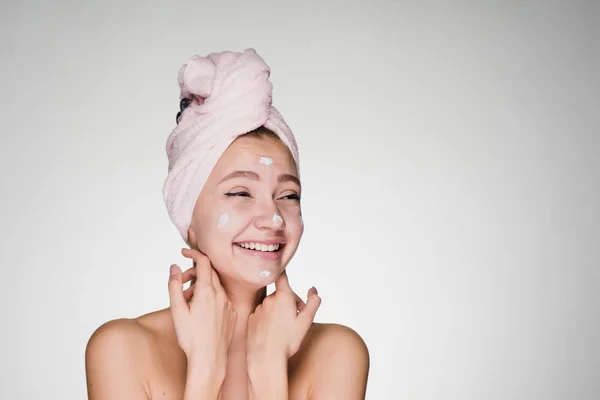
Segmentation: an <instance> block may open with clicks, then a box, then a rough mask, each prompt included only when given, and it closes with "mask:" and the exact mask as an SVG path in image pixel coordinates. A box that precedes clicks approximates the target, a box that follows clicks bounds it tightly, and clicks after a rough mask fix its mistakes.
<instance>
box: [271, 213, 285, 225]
mask: <svg viewBox="0 0 600 400" xmlns="http://www.w3.org/2000/svg"><path fill="white" fill-rule="evenodd" d="M273 222H274V223H275V224H276V225H281V223H282V222H283V218H281V217H280V216H279V214H277V213H275V214H273Z"/></svg>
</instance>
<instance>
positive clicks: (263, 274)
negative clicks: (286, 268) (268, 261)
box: [260, 271, 271, 278]
mask: <svg viewBox="0 0 600 400" xmlns="http://www.w3.org/2000/svg"><path fill="white" fill-rule="evenodd" d="M269 275H271V273H270V272H269V271H260V277H261V278H266V277H267V276H269Z"/></svg>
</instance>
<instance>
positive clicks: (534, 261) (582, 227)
mask: <svg viewBox="0 0 600 400" xmlns="http://www.w3.org/2000/svg"><path fill="white" fill-rule="evenodd" d="M7 3H8V2H3V3H2V6H1V12H0V35H1V36H0V37H1V39H0V46H1V47H0V54H1V57H2V63H1V64H0V82H1V90H0V102H1V107H0V117H1V129H2V135H1V141H0V167H1V168H0V179H1V181H0V184H1V188H2V189H1V190H2V196H1V197H0V205H1V208H0V210H1V211H0V213H1V214H0V215H1V224H0V232H1V234H2V240H1V241H0V265H1V266H2V289H1V290H0V293H1V296H2V297H1V298H0V300H1V304H2V305H1V307H2V333H1V334H2V344H1V345H0V350H1V353H0V354H1V356H0V359H1V361H0V362H1V370H0V397H1V398H2V399H11V400H16V399H81V398H84V397H85V393H86V391H85V390H86V389H85V375H84V349H85V345H86V342H87V340H88V338H89V336H90V335H91V333H92V332H93V331H94V329H96V328H97V327H98V326H99V325H100V324H102V323H103V322H105V321H107V320H110V319H114V318H119V317H136V316H139V315H141V314H144V313H147V312H150V311H153V310H156V309H159V308H163V307H166V306H167V304H168V295H167V290H166V283H167V276H168V272H167V271H168V267H169V264H170V263H172V262H183V261H184V258H183V257H182V256H180V255H179V249H180V247H181V246H182V244H183V242H182V241H181V239H180V238H179V237H178V234H177V231H176V230H175V228H174V227H173V226H172V225H171V223H170V222H169V220H168V217H167V214H166V211H165V208H164V205H163V202H162V197H161V188H162V183H163V180H164V178H165V176H166V171H167V160H166V156H165V151H164V145H165V140H166V138H167V135H168V133H169V132H170V130H171V129H172V128H173V126H174V118H175V113H176V112H177V110H178V86H177V81H176V76H177V72H178V70H179V68H180V66H181V65H182V64H183V63H184V62H185V61H186V60H187V59H188V57H190V56H191V55H193V54H200V55H205V54H207V53H209V52H212V51H221V50H236V51H241V50H243V49H245V48H247V47H253V48H255V49H256V50H257V51H258V52H259V54H261V55H262V56H263V58H264V59H265V60H266V61H267V63H268V64H269V65H270V66H271V69H272V81H273V83H274V87H275V89H274V104H275V105H276V106H277V107H278V108H279V109H280V110H281V112H282V113H283V115H284V116H285V117H286V118H287V120H288V122H289V124H290V125H291V126H292V128H293V129H294V131H295V133H296V135H297V138H298V142H299V145H300V152H301V160H302V172H303V185H304V187H305V192H304V201H303V210H304V215H305V223H306V232H305V235H304V238H303V241H302V244H301V246H300V249H299V251H298V253H297V256H296V257H295V259H294V260H293V262H292V263H291V265H290V269H289V271H290V279H291V282H292V286H293V287H294V288H295V289H296V290H297V291H298V292H300V293H302V294H303V295H305V293H306V290H307V289H308V287H310V286H311V285H313V284H314V285H316V286H317V288H318V289H319V291H320V294H321V295H322V297H323V304H322V307H321V310H320V311H319V314H318V316H317V320H318V321H320V322H338V323H343V324H346V325H349V326H351V327H352V328H354V329H355V330H356V331H357V332H359V333H360V334H361V335H362V337H363V338H364V339H365V341H366V343H367V344H368V346H369V349H370V354H371V362H372V365H371V374H370V379H369V387H368V399H371V400H377V399H419V400H426V399H427V400H430V399H431V400H433V399H456V400H466V399H469V400H480V399H499V400H500V399H502V400H504V399H523V400H531V399H544V400H549V399H577V400H587V399H589V400H591V399H598V398H599V397H600V345H599V344H598V340H599V337H600V329H599V328H600V305H599V300H600V294H599V289H600V284H599V281H600V273H599V259H600V250H599V249H600V228H599V226H600V211H599V204H600V190H599V188H598V186H599V182H600V172H599V171H600V162H599V158H598V151H599V150H600V134H599V132H600V123H599V122H600V121H599V119H600V118H599V110H600V78H599V73H600V57H599V43H600V7H599V3H598V2H592V1H589V2H576V1H566V0H565V1H495V2H491V1H443V2H442V1H439V2H431V1H411V2H409V1H366V0H365V1H355V2H350V1H346V2H341V1H337V2H334V1H318V2H317V1H314V2H307V1H302V2H298V1H294V2H291V1H271V2H268V3H267V2H260V1H255V0H253V1H236V2H230V1H211V2H202V1H193V2H192V1H181V0H180V1H172V2H166V1H164V2H149V1H139V2H131V1H129V2H121V1H95V2H91V1H90V2H83V1H79V2H75V1H71V2H67V1H54V2H41V1H38V2H33V1H30V2H20V4H17V2H12V3H11V4H7ZM183 265H184V266H185V267H187V266H188V264H186V263H183Z"/></svg>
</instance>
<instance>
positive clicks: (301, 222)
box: [298, 214, 304, 226]
mask: <svg viewBox="0 0 600 400" xmlns="http://www.w3.org/2000/svg"><path fill="white" fill-rule="evenodd" d="M298 219H300V225H302V226H304V221H303V220H302V214H300V215H298Z"/></svg>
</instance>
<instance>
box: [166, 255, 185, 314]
mask: <svg viewBox="0 0 600 400" xmlns="http://www.w3.org/2000/svg"><path fill="white" fill-rule="evenodd" d="M169 274H170V275H169V301H170V305H171V313H172V314H173V317H174V319H175V320H179V319H180V318H181V316H182V315H183V314H184V313H185V312H186V311H187V310H188V306H187V303H186V301H185V298H184V297H183V283H182V282H181V269H180V268H179V267H178V266H177V265H175V264H173V265H171V269H170V271H169Z"/></svg>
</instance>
